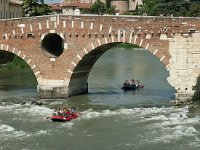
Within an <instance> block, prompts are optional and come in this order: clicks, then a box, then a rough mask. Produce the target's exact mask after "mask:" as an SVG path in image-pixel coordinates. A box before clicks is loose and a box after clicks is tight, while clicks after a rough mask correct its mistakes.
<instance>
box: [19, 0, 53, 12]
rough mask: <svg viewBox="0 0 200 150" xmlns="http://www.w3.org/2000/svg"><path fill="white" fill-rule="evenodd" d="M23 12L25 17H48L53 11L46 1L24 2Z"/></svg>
mask: <svg viewBox="0 0 200 150" xmlns="http://www.w3.org/2000/svg"><path fill="white" fill-rule="evenodd" d="M22 12H23V16H41V15H48V14H49V13H50V12H51V9H50V7H49V6H48V5H47V4H44V0H23V8H22Z"/></svg>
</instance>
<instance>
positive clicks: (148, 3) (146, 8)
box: [138, 0, 191, 16]
mask: <svg viewBox="0 0 200 150" xmlns="http://www.w3.org/2000/svg"><path fill="white" fill-rule="evenodd" d="M190 5H191V2H190V1H188V0H179V1H177V0H144V5H142V6H140V7H139V9H138V14H144V13H146V14H147V15H152V16H156V15H160V14H162V15H165V16H166V15H171V14H173V15H174V16H189V14H190V13H189V11H190Z"/></svg>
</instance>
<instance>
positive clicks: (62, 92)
mask: <svg viewBox="0 0 200 150" xmlns="http://www.w3.org/2000/svg"><path fill="white" fill-rule="evenodd" d="M37 91H38V94H39V96H40V97H42V98H52V99H53V98H67V97H70V96H75V95H80V94H86V93H88V83H87V77H81V78H74V79H71V80H70V83H69V80H66V81H64V80H50V79H45V80H44V79H41V80H39V84H38V86H37Z"/></svg>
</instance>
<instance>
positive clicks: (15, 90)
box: [0, 51, 37, 101]
mask: <svg viewBox="0 0 200 150" xmlns="http://www.w3.org/2000/svg"><path fill="white" fill-rule="evenodd" d="M4 52H5V55H4V56H5V57H3V59H2V61H1V63H0V72H1V73H0V95H1V98H0V101H2V100H6V101H9V100H11V101H25V100H28V99H26V97H36V96H37V79H36V77H35V75H34V73H33V70H32V69H31V68H30V67H29V66H28V64H27V63H26V62H25V61H24V60H23V59H22V58H20V57H18V56H17V55H15V54H13V53H10V52H7V51H0V53H4ZM6 56H8V57H6ZM11 58H12V59H11Z"/></svg>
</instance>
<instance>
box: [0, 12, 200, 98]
mask: <svg viewBox="0 0 200 150" xmlns="http://www.w3.org/2000/svg"><path fill="white" fill-rule="evenodd" d="M199 31H200V18H183V17H178V18H174V17H173V18H171V17H147V16H87V15H84V16H67V15H59V16H42V17H31V18H19V19H12V20H1V21H0V50H2V51H7V52H10V53H14V54H15V55H17V56H19V57H21V58H22V59H23V60H24V61H25V62H26V63H27V64H28V65H29V66H30V68H31V69H32V71H33V73H34V75H35V77H36V79H37V82H38V86H37V90H38V93H39V95H40V96H42V97H51V98H57V97H69V96H73V95H78V94H83V93H87V92H88V83H87V79H88V75H89V73H90V71H91V69H92V67H93V65H94V64H95V62H96V61H97V60H98V58H99V57H100V56H101V55H102V54H103V53H104V52H105V51H106V50H108V49H110V48H111V47H113V46H115V45H117V44H119V43H122V42H123V43H132V44H135V45H138V46H140V47H143V48H144V49H146V50H148V51H150V52H151V53H152V55H154V56H155V57H157V58H158V59H159V60H160V62H161V63H163V65H165V67H166V69H167V70H168V71H169V74H170V76H169V77H168V78H167V80H168V82H169V83H170V84H171V86H173V87H174V88H175V89H176V91H177V93H176V98H177V99H178V100H179V101H182V100H183V101H185V100H188V99H192V98H193V96H194V95H195V93H196V91H198V86H197V81H198V80H197V79H198V77H199V74H200V33H199ZM158 73H159V72H158Z"/></svg>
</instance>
